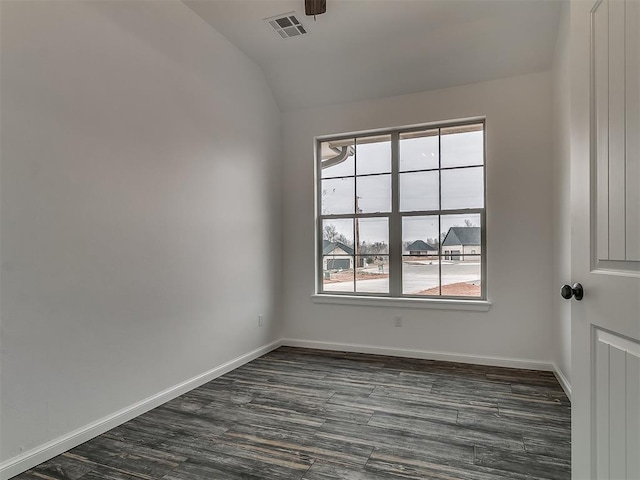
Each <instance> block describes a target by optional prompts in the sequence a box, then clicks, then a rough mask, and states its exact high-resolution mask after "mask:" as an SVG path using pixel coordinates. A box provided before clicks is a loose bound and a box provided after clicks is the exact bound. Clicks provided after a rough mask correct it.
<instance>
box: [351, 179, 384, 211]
mask: <svg viewBox="0 0 640 480" xmlns="http://www.w3.org/2000/svg"><path fill="white" fill-rule="evenodd" d="M356 185H357V190H358V198H357V199H356V201H357V202H358V205H357V207H358V213H378V212H389V211H391V175H374V176H372V177H358V178H357V179H356Z"/></svg>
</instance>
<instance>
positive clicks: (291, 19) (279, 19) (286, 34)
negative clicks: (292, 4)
mask: <svg viewBox="0 0 640 480" xmlns="http://www.w3.org/2000/svg"><path fill="white" fill-rule="evenodd" d="M264 21H265V22H267V24H268V25H269V27H270V28H272V29H273V30H274V31H275V32H276V33H277V34H278V36H280V37H281V38H291V37H299V36H300V35H305V34H306V33H307V29H306V28H304V25H302V22H301V21H300V20H298V17H297V16H296V12H289V13H283V14H282V15H276V16H275V17H269V18H265V19H264Z"/></svg>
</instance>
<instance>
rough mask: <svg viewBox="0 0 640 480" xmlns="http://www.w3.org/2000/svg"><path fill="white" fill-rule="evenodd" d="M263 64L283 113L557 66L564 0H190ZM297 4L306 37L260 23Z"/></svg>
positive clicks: (197, 9) (212, 23) (192, 6)
mask: <svg viewBox="0 0 640 480" xmlns="http://www.w3.org/2000/svg"><path fill="white" fill-rule="evenodd" d="M184 1H185V3H186V4H187V5H188V6H189V7H190V8H191V9H193V10H194V11H195V12H196V13H197V14H198V15H200V16H201V17H202V18H203V19H204V20H205V21H206V22H208V23H209V24H210V25H212V26H213V27H214V28H215V29H216V30H218V31H219V32H220V33H222V34H223V35H224V36H225V37H227V38H228V39H229V40H230V41H231V42H232V43H233V44H235V45H236V46H237V47H238V48H240V49H241V50H242V51H243V52H244V53H246V54H247V55H248V56H249V57H251V58H252V59H253V60H255V61H256V62H257V63H258V64H259V65H260V66H261V67H262V69H263V70H264V73H265V75H266V77H267V81H268V82H269V84H270V86H271V88H272V89H273V92H274V94H275V96H276V98H277V101H278V103H279V105H280V108H281V109H282V110H293V109H299V108H305V107H314V106H320V105H328V104H333V103H342V102H350V101H356V100H362V99H367V98H375V97H387V96H392V95H401V94H405V93H413V92H419V91H424V90H431V89H435V88H442V87H449V86H456V85H464V84H468V83H474V82H479V81H484V80H490V79H494V78H500V77H507V76H513V75H520V74H524V73H529V72H534V71H541V70H546V69H548V68H550V66H551V62H552V57H553V50H554V45H555V40H556V33H557V29H558V21H559V15H560V1H559V0H327V13H326V14H324V15H320V16H318V17H317V21H314V20H313V17H306V16H305V15H304V2H303V0H184ZM291 11H295V12H296V14H297V16H298V18H299V19H300V20H301V21H302V22H303V24H304V26H305V27H306V29H307V31H308V32H309V33H308V34H307V35H304V36H299V37H293V38H289V39H281V38H280V37H279V36H278V35H277V34H276V33H275V32H274V31H273V30H271V29H270V27H269V26H268V25H267V24H266V23H265V22H264V21H263V19H264V18H267V17H272V16H274V15H278V14H281V13H287V12H291Z"/></svg>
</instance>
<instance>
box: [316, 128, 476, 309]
mask: <svg viewBox="0 0 640 480" xmlns="http://www.w3.org/2000/svg"><path fill="white" fill-rule="evenodd" d="M316 205H317V211H316V229H317V236H316V239H317V248H316V251H317V258H316V269H317V293H318V294H331V295H346V296H354V295H355V296H374V297H411V298H415V297H417V298H424V299H428V298H452V299H486V278H485V272H486V267H485V266H486V258H485V257H486V248H485V243H486V241H485V238H486V231H485V216H486V212H485V123H484V120H475V121H470V122H453V123H447V124H442V125H429V126H422V127H411V128H396V129H391V130H388V131H384V132H380V131H376V132H371V133H361V134H355V135H341V136H335V137H330V138H320V139H318V140H317V150H316Z"/></svg>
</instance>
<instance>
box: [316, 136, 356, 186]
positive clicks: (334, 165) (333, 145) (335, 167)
mask: <svg viewBox="0 0 640 480" xmlns="http://www.w3.org/2000/svg"><path fill="white" fill-rule="evenodd" d="M354 145H355V141H354V140H353V139H350V140H339V141H335V142H322V143H321V144H320V160H321V162H322V163H321V164H320V165H321V170H322V178H327V177H346V176H353V175H354V169H355V164H356V162H355V155H354V154H355V146H354Z"/></svg>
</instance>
